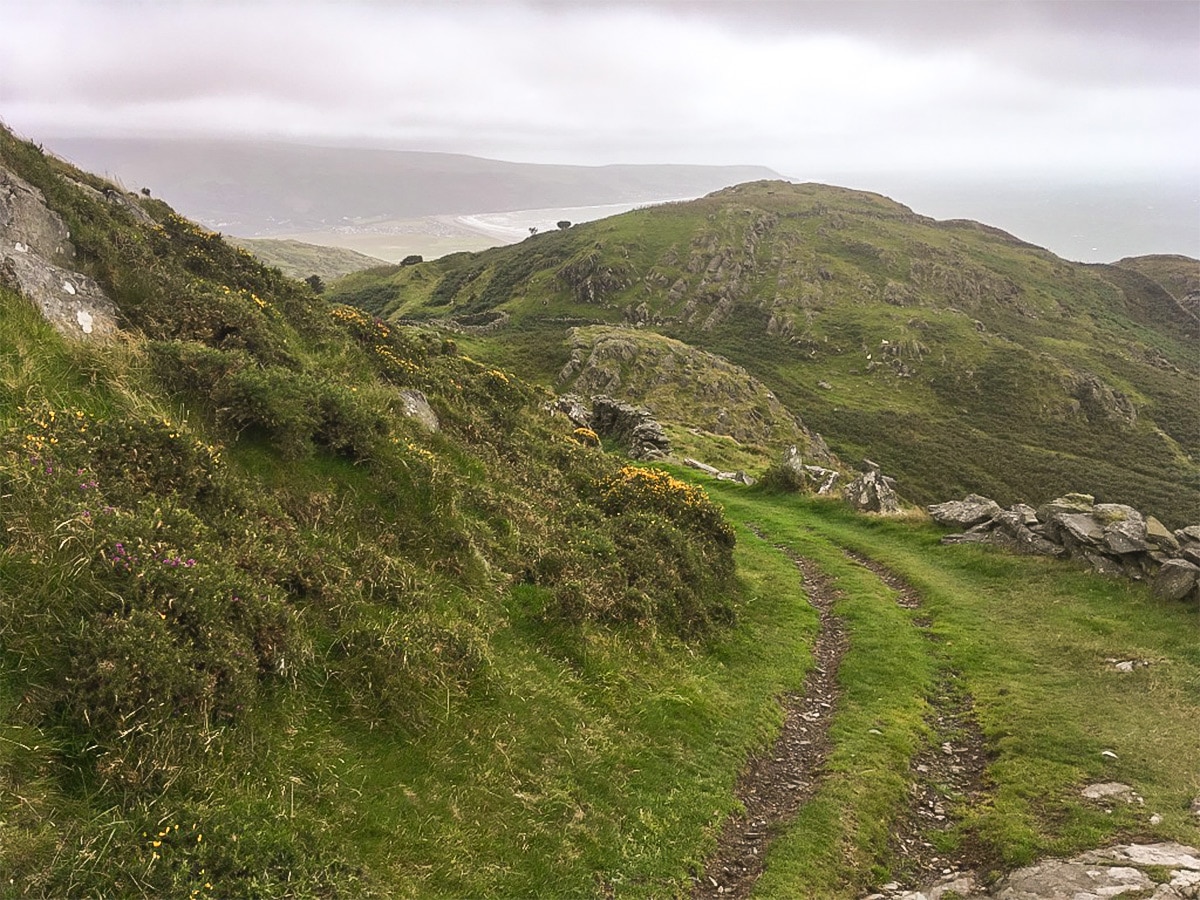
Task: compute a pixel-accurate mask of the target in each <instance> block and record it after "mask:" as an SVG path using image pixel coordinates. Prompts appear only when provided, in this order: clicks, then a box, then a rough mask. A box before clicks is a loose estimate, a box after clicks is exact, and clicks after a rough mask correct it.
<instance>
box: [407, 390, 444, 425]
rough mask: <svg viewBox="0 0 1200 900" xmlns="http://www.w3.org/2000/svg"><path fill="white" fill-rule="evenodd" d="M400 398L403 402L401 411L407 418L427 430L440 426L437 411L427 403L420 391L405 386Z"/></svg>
mask: <svg viewBox="0 0 1200 900" xmlns="http://www.w3.org/2000/svg"><path fill="white" fill-rule="evenodd" d="M400 400H401V402H402V403H403V404H404V405H403V412H404V415H406V416H407V417H408V418H410V419H412V420H413V421H415V422H416V423H417V424H418V425H420V426H421V427H422V428H424V429H425V430H426V431H428V432H431V433H432V432H434V431H437V430H438V428H439V427H441V425H440V423H439V422H438V417H437V413H435V412H434V411H433V407H432V406H430V405H429V400H428V398H426V396H425V394H424V393H422V392H421V391H418V390H414V389H413V388H405V389H404V390H402V391H401V392H400Z"/></svg>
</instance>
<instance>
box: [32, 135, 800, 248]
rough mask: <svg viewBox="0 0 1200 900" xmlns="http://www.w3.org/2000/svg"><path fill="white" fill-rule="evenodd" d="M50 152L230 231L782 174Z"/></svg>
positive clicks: (156, 143)
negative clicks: (161, 198) (118, 180)
mask: <svg viewBox="0 0 1200 900" xmlns="http://www.w3.org/2000/svg"><path fill="white" fill-rule="evenodd" d="M47 147H48V148H49V149H52V150H53V151H54V152H56V153H58V154H60V155H62V156H64V157H66V158H67V159H69V160H70V161H71V162H73V163H75V164H76V165H79V166H81V167H83V168H86V169H90V170H92V171H98V172H103V173H106V174H107V175H109V176H110V177H115V178H118V179H120V180H121V181H123V182H124V183H125V185H126V187H128V188H130V189H134V190H138V189H141V188H143V187H147V188H149V189H150V190H151V191H152V192H153V193H154V194H155V195H156V196H161V197H163V198H164V199H166V200H167V201H169V202H170V203H171V204H172V205H174V206H175V207H176V208H178V209H179V210H181V211H182V212H184V213H185V214H187V215H189V216H191V217H193V218H196V219H199V220H200V221H201V222H203V223H204V224H206V225H208V226H209V227H211V228H217V229H219V230H221V231H223V232H227V233H232V234H239V235H247V236H257V235H260V234H261V235H268V236H269V235H273V234H291V233H296V232H302V231H320V230H325V229H328V228H330V227H333V226H339V225H343V224H350V223H362V222H365V221H368V220H371V219H405V218H415V217H422V216H439V215H448V214H463V213H483V212H503V211H509V210H519V209H539V208H547V207H570V206H586V205H598V204H606V203H621V202H646V201H655V200H664V199H670V198H675V197H696V196H700V195H701V194H705V193H708V192H709V191H713V190H716V189H717V188H721V187H725V186H727V185H731V184H736V183H738V182H740V181H747V180H750V179H755V178H772V177H778V175H777V174H776V173H774V172H772V171H771V170H770V169H765V168H763V167H760V166H671V165H661V166H655V165H640V166H630V165H624V166H600V167H589V166H549V165H533V164H527V163H511V162H500V161H497V160H491V159H480V158H478V157H473V156H463V155H458V154H451V153H423V152H415V151H393V150H360V149H345V148H333V147H310V146H303V145H298V144H282V143H265V142H239V141H200V140H175V141H170V140H150V139H98V138H95V139H93V138H57V139H50V140H48V141H47Z"/></svg>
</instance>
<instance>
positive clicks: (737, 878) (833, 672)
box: [692, 535, 847, 898]
mask: <svg viewBox="0 0 1200 900" xmlns="http://www.w3.org/2000/svg"><path fill="white" fill-rule="evenodd" d="M760 537H761V535H760ZM779 549H780V551H781V552H783V553H786V554H787V555H788V556H789V557H790V558H791V560H792V561H793V562H794V563H795V564H796V568H797V569H799V570H800V573H801V575H802V576H803V579H804V590H805V592H806V593H807V595H808V602H809V603H811V604H812V605H813V607H814V608H816V610H817V611H818V612H819V613H820V618H821V629H820V632H819V633H818V635H817V640H816V644H815V645H814V647H813V657H814V660H815V662H814V666H813V668H812V670H811V671H810V672H809V673H808V677H807V678H806V679H805V681H804V689H803V690H802V691H801V692H800V693H798V694H788V695H786V696H785V697H783V700H782V702H783V706H784V723H783V731H782V733H781V734H780V735H779V738H778V740H776V742H775V745H774V746H773V747H772V748H771V749H770V751H768V752H766V753H765V754H763V755H761V756H758V757H755V758H754V759H751V760H750V762H749V763H748V764H747V767H746V770H745V771H744V772H743V773H742V776H741V778H740V779H739V780H738V784H737V788H736V790H737V796H738V799H739V800H741V802H742V804H743V805H744V806H745V812H744V813H743V814H741V815H738V816H733V817H731V818H730V819H728V820H727V821H726V823H725V827H724V829H723V830H722V832H721V836H720V838H719V839H718V841H717V848H716V850H715V851H714V852H713V854H712V856H710V857H709V860H708V864H707V866H706V867H705V870H704V874H703V875H701V876H699V877H698V878H697V880H696V882H695V884H694V886H693V890H692V896H693V897H695V898H706V897H721V898H729V897H737V898H740V897H747V896H749V894H750V890H751V888H752V887H753V886H754V882H755V881H756V880H757V879H758V876H759V875H761V874H762V871H763V859H764V857H765V855H766V850H767V845H768V844H769V843H770V842H771V840H773V839H774V838H775V837H776V836H777V835H778V834H779V833H780V831H782V829H783V827H784V826H786V824H787V823H788V822H790V821H791V820H792V819H793V818H794V817H795V815H796V812H797V810H799V809H800V807H801V806H802V805H803V804H804V803H805V802H807V801H808V800H809V799H810V798H812V796H813V795H814V794H815V793H816V791H817V788H818V787H819V785H820V782H821V777H822V775H823V768H824V765H825V759H826V757H827V756H828V755H829V750H830V747H831V743H830V740H829V725H830V722H831V720H832V718H833V713H834V710H835V708H836V707H837V701H838V688H837V670H838V664H839V663H840V662H841V659H842V655H843V654H844V653H845V651H846V646H847V639H846V629H845V624H844V623H843V622H842V620H841V619H839V618H838V617H837V616H835V615H834V614H833V604H834V601H835V600H836V599H837V596H838V595H837V592H836V590H835V589H834V588H833V585H832V584H831V583H830V581H829V580H828V579H827V578H825V576H824V575H822V574H821V572H820V571H818V570H817V568H816V566H814V565H813V564H812V563H810V562H809V561H808V560H805V559H801V558H799V557H798V556H796V555H795V554H793V553H791V552H790V551H789V550H787V549H786V548H784V547H779Z"/></svg>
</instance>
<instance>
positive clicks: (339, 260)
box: [229, 238, 387, 281]
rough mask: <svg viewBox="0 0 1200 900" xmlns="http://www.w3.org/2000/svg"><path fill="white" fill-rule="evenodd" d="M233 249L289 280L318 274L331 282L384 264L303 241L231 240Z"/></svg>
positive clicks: (349, 252)
mask: <svg viewBox="0 0 1200 900" xmlns="http://www.w3.org/2000/svg"><path fill="white" fill-rule="evenodd" d="M229 242H230V243H231V244H233V245H234V246H235V247H241V248H243V249H245V250H249V251H250V252H251V253H253V254H254V255H255V256H257V257H258V258H259V259H261V260H262V261H263V263H264V264H266V265H268V266H275V267H276V268H278V269H279V270H280V271H281V272H283V274H284V275H287V276H288V277H289V278H308V277H309V276H310V275H317V276H320V278H321V279H322V280H323V281H332V280H333V279H335V278H340V277H341V276H342V275H349V274H350V273H351V272H360V271H362V270H363V269H370V268H374V267H376V266H383V265H386V264H387V263H386V262H385V261H384V260H382V259H378V258H377V257H374V256H367V255H366V254H365V253H359V252H357V251H356V250H347V249H346V248H345V247H325V246H321V245H319V244H309V243H305V242H304V241H291V240H282V239H276V238H230V239H229Z"/></svg>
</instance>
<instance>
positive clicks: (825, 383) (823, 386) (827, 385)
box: [817, 381, 833, 391]
mask: <svg viewBox="0 0 1200 900" xmlns="http://www.w3.org/2000/svg"><path fill="white" fill-rule="evenodd" d="M817 387H819V388H820V389H821V390H823V391H832V390H833V385H832V384H830V383H829V382H828V381H818V382H817Z"/></svg>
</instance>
